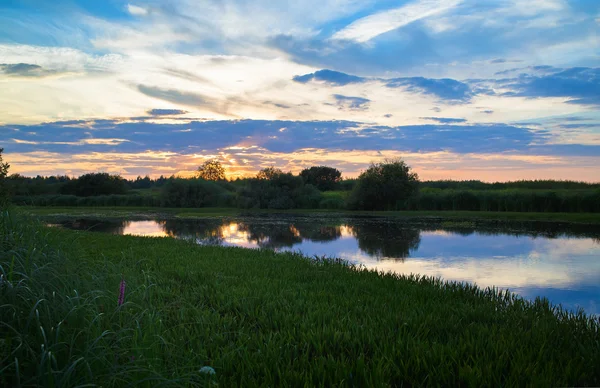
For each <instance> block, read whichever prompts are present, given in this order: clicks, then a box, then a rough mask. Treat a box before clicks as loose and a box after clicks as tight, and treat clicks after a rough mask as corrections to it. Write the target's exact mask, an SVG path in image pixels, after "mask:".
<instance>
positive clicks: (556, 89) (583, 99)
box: [505, 67, 600, 105]
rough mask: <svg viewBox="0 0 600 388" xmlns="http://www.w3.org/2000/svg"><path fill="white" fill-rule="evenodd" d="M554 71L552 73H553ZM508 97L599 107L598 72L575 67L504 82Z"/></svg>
mask: <svg viewBox="0 0 600 388" xmlns="http://www.w3.org/2000/svg"><path fill="white" fill-rule="evenodd" d="M552 70H554V69H552ZM507 83H508V85H507V87H508V88H509V89H511V90H510V91H509V92H506V93H505V95H508V96H524V97H565V98H568V99H569V100H568V101H567V102H568V103H570V104H581V105H600V92H598V91H599V90H600V68H586V67H574V68H570V69H564V70H562V71H559V72H552V73H549V74H545V75H530V74H523V75H521V76H520V77H518V78H516V79H512V80H508V81H507Z"/></svg>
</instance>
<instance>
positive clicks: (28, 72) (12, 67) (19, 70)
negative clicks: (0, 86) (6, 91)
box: [0, 63, 55, 77]
mask: <svg viewBox="0 0 600 388" xmlns="http://www.w3.org/2000/svg"><path fill="white" fill-rule="evenodd" d="M0 72H1V73H4V74H6V75H9V76H20V77H46V76H49V75H51V74H54V73H55V72H54V71H49V70H45V69H44V68H43V67H41V66H39V65H32V64H29V63H10V64H9V63H0Z"/></svg>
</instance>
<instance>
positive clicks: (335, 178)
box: [300, 166, 342, 191]
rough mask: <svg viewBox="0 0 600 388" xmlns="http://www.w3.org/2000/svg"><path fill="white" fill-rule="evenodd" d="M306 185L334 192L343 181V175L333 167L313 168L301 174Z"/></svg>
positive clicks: (306, 169)
mask: <svg viewBox="0 0 600 388" xmlns="http://www.w3.org/2000/svg"><path fill="white" fill-rule="evenodd" d="M300 176H301V177H302V179H304V183H307V184H311V185H313V186H315V187H316V188H317V189H319V190H321V191H328V190H334V189H335V188H336V186H337V184H338V183H339V182H340V181H341V179H342V173H341V172H340V171H339V170H338V169H336V168H333V167H327V166H313V167H311V168H305V169H304V170H302V172H300Z"/></svg>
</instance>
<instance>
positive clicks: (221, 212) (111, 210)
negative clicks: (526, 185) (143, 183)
mask: <svg viewBox="0 0 600 388" xmlns="http://www.w3.org/2000/svg"><path fill="white" fill-rule="evenodd" d="M20 209H22V210H24V211H26V212H28V213H30V214H33V215H39V216H62V217H76V216H77V217H99V218H127V217H136V218H140V217H141V218H148V217H156V216H167V217H179V218H196V217H209V216H217V217H218V216H235V215H242V214H261V213H264V214H273V213H281V214H331V215H358V216H386V217H400V218H443V219H449V220H499V221H550V222H574V223H587V224H600V213H525V212H523V213H522V212H484V211H373V212H369V211H349V210H337V209H312V210H311V209H294V210H260V209H258V210H250V209H247V210H244V209H237V208H188V209H186V208H159V207H122V206H117V207H46V206H44V207H20Z"/></svg>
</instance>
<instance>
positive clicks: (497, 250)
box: [58, 215, 600, 315]
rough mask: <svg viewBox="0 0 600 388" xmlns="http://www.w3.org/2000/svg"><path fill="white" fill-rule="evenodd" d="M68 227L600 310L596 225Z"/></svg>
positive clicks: (269, 220) (304, 221) (237, 220)
mask: <svg viewBox="0 0 600 388" xmlns="http://www.w3.org/2000/svg"><path fill="white" fill-rule="evenodd" d="M58 224H59V225H61V226H63V227H66V228H71V229H85V230H91V231H98V232H107V233H114V234H129V235H137V236H163V237H175V238H183V239H192V240H193V241H195V242H197V243H198V244H216V245H222V246H237V247H244V248H266V249H274V250H276V251H294V252H301V253H303V254H304V255H307V256H319V257H322V256H327V257H338V258H341V259H344V260H347V261H349V262H352V263H355V264H361V265H364V266H365V267H367V268H376V269H378V270H382V271H393V272H397V273H403V274H409V273H415V274H421V275H427V276H436V277H442V278H443V279H445V280H449V281H460V282H469V283H476V284H477V285H478V286H480V287H488V286H495V287H497V288H501V289H509V290H511V291H512V292H515V293H517V294H519V295H520V296H522V297H524V298H526V299H535V297H537V296H544V297H547V298H548V299H549V300H550V301H551V302H552V303H555V304H558V303H560V304H562V306H563V307H565V308H567V309H570V310H577V309H578V308H583V309H584V310H585V312H587V313H588V314H598V315H600V228H599V227H597V226H585V225H570V226H569V225H568V224H551V223H539V222H538V223H536V222H512V223H499V222H496V223H494V222H489V221H486V222H474V221H464V222H450V221H443V220H440V219H428V220H405V219H398V218H391V217H390V218H385V217H331V216H317V215H315V216H290V215H264V216H248V217H227V218H206V219H196V220H180V219H156V220H141V221H95V220H89V219H80V220H69V221H62V222H59V223H58Z"/></svg>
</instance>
